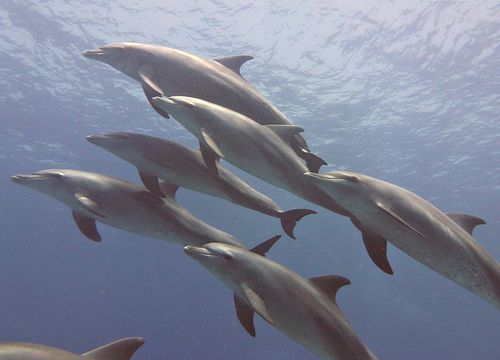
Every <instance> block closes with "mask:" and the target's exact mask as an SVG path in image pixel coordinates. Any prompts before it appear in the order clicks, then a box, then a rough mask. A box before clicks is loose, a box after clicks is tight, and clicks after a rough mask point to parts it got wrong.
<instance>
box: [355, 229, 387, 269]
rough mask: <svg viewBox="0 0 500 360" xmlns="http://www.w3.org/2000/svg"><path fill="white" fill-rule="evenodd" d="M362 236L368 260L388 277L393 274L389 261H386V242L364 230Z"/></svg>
mask: <svg viewBox="0 0 500 360" xmlns="http://www.w3.org/2000/svg"><path fill="white" fill-rule="evenodd" d="M362 235H363V242H364V243H365V247H366V250H367V251H368V255H369V256H370V259H372V260H373V262H374V263H375V265H377V266H378V268H379V269H380V270H382V271H383V272H385V273H387V274H390V275H392V274H394V271H393V270H392V267H391V264H389V260H388V259H387V240H386V239H384V238H383V237H381V236H379V235H377V234H374V233H371V232H369V231H366V230H362Z"/></svg>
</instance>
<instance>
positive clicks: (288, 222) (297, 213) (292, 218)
mask: <svg viewBox="0 0 500 360" xmlns="http://www.w3.org/2000/svg"><path fill="white" fill-rule="evenodd" d="M311 214H317V213H316V211H314V210H309V209H293V210H288V211H283V212H281V213H280V219H281V227H282V228H283V231H284V232H285V234H287V235H288V236H289V237H291V238H292V239H295V235H294V234H293V229H294V228H295V225H297V221H299V220H300V219H302V218H303V217H304V216H307V215H311Z"/></svg>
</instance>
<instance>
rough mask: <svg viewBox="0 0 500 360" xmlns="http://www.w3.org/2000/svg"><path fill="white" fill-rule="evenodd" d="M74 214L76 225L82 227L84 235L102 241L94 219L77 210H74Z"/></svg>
mask: <svg viewBox="0 0 500 360" xmlns="http://www.w3.org/2000/svg"><path fill="white" fill-rule="evenodd" d="M72 214H73V219H74V220H75V223H76V226H78V229H80V231H81V232H82V234H83V235H85V236H86V237H87V238H88V239H90V240H92V241H101V235H100V234H99V231H97V226H96V225H95V220H94V219H92V218H90V217H88V216H85V215H83V214H80V213H79V212H76V211H73V212H72Z"/></svg>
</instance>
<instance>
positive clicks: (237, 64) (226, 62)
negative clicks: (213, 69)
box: [214, 55, 253, 78]
mask: <svg viewBox="0 0 500 360" xmlns="http://www.w3.org/2000/svg"><path fill="white" fill-rule="evenodd" d="M252 59H253V56H250V55H236V56H228V57H224V58H220V59H214V61H217V62H218V63H219V64H221V65H223V66H225V67H227V68H228V69H229V70H231V71H232V72H234V73H235V74H237V75H238V76H240V77H241V78H243V76H241V72H240V69H241V65H243V64H244V63H246V62H247V61H250V60H252Z"/></svg>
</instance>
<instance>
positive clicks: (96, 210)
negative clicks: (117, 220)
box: [75, 193, 107, 217]
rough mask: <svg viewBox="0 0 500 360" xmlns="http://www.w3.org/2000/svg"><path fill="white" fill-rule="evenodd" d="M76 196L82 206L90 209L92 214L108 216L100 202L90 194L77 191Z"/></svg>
mask: <svg viewBox="0 0 500 360" xmlns="http://www.w3.org/2000/svg"><path fill="white" fill-rule="evenodd" d="M75 198H76V200H77V201H78V202H79V203H80V205H81V206H83V207H84V208H85V209H86V210H87V211H90V212H91V213H92V214H94V215H97V216H101V217H107V216H106V214H105V213H104V211H103V210H102V209H101V207H100V206H99V204H98V203H96V202H95V201H94V200H92V199H90V198H89V197H88V196H85V195H83V194H81V193H76V194H75Z"/></svg>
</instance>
